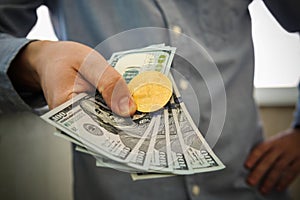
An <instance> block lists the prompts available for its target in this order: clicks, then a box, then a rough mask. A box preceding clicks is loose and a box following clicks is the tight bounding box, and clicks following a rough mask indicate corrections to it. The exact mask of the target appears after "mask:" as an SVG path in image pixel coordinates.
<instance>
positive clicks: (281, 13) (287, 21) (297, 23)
mask: <svg viewBox="0 0 300 200" xmlns="http://www.w3.org/2000/svg"><path fill="white" fill-rule="evenodd" d="M264 2H265V4H266V6H267V7H268V9H269V10H270V12H271V13H272V14H273V16H274V17H275V18H276V20H277V21H278V22H279V23H280V25H281V26H282V27H283V28H284V29H286V30H287V31H289V32H299V31H300V1H299V0H264Z"/></svg>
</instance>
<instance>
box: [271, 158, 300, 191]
mask: <svg viewBox="0 0 300 200" xmlns="http://www.w3.org/2000/svg"><path fill="white" fill-rule="evenodd" d="M299 171H300V161H299V160H296V161H295V162H293V163H292V164H291V165H290V166H289V167H287V168H286V170H285V171H284V173H283V175H282V177H281V178H280V180H279V182H278V184H277V186H276V189H277V190H278V191H283V190H285V189H286V188H287V187H288V186H289V185H290V184H291V183H292V182H293V180H294V179H295V178H296V177H297V175H298V174H299Z"/></svg>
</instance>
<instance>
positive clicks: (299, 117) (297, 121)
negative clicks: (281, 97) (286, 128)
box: [293, 82, 300, 128]
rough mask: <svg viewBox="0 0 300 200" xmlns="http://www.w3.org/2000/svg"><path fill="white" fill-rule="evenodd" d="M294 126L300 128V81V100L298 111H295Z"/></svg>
mask: <svg viewBox="0 0 300 200" xmlns="http://www.w3.org/2000/svg"><path fill="white" fill-rule="evenodd" d="M293 127H294V128H300V82H299V85H298V101H297V106H296V111H295V118H294V122H293Z"/></svg>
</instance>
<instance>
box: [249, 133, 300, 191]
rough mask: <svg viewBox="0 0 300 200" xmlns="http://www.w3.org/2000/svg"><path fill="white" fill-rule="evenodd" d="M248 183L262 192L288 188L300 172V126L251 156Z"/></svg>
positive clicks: (280, 135)
mask: <svg viewBox="0 0 300 200" xmlns="http://www.w3.org/2000/svg"><path fill="white" fill-rule="evenodd" d="M245 166H246V167H247V168H248V169H250V170H251V172H250V174H249V176H248V178H247V182H248V183H249V184H250V185H252V186H257V185H259V188H260V192H261V193H262V194H267V193H269V192H270V191H271V190H272V189H273V188H275V189H276V190H277V191H283V190H285V189H286V188H287V187H288V186H289V185H290V183H291V182H292V181H293V180H294V179H295V178H296V177H297V175H298V173H299V172H300V129H289V130H286V131H283V132H281V133H279V134H278V135H276V136H274V137H272V138H270V139H269V140H267V141H265V142H263V143H261V144H259V145H258V146H257V147H255V148H254V150H253V151H252V152H251V153H250V155H249V156H248V158H247V160H246V162H245Z"/></svg>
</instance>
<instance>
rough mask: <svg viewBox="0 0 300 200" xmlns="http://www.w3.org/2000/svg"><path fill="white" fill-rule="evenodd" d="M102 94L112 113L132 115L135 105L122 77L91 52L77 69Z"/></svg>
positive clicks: (100, 57) (98, 55) (96, 53)
mask: <svg viewBox="0 0 300 200" xmlns="http://www.w3.org/2000/svg"><path fill="white" fill-rule="evenodd" d="M78 70H79V72H80V74H82V76H83V77H85V78H86V79H87V80H88V81H89V82H90V83H91V84H92V85H94V86H95V87H96V88H97V89H98V90H99V92H100V93H101V94H102V96H103V98H104V100H105V102H106V103H107V105H108V106H109V107H110V108H111V109H112V111H113V112H115V113H117V114H119V115H121V116H129V115H133V114H134V112H135V111H136V105H135V103H134V101H133V98H132V97H131V94H130V92H129V89H128V87H127V84H126V82H125V81H124V80H123V78H122V76H121V75H120V74H119V73H118V72H117V71H116V70H115V69H114V68H113V67H111V66H110V65H109V64H108V63H107V62H106V60H105V59H104V58H103V57H102V56H101V55H100V54H99V53H98V52H96V51H91V52H90V53H89V54H88V56H87V57H86V58H85V60H84V62H83V63H82V64H81V66H80V69H78Z"/></svg>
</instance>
